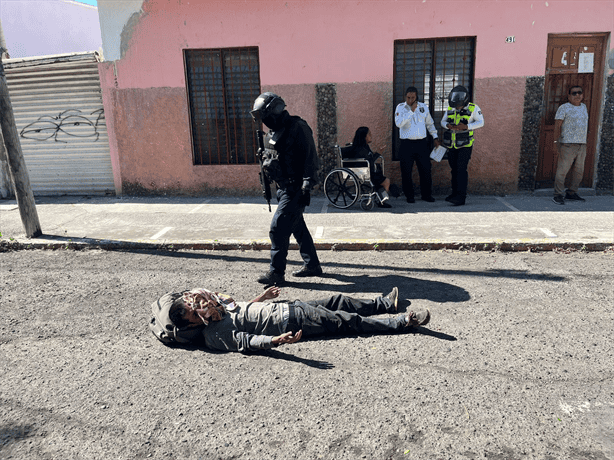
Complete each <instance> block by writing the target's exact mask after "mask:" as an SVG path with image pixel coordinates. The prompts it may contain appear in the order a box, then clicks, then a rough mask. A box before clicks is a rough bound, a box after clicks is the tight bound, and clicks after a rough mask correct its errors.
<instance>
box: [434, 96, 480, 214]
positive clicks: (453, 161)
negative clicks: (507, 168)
mask: <svg viewBox="0 0 614 460" xmlns="http://www.w3.org/2000/svg"><path fill="white" fill-rule="evenodd" d="M441 126H443V127H444V128H446V131H444V133H443V142H442V145H443V146H444V147H446V148H447V149H448V163H449V164H450V169H451V170H452V171H451V172H452V194H451V195H449V196H447V197H446V201H448V202H450V203H452V204H453V205H454V206H462V205H464V204H465V199H466V198H467V182H468V180H469V175H468V173H467V166H468V165H469V160H470V159H471V151H472V150H473V140H474V139H473V131H474V130H475V129H477V128H481V127H482V126H484V117H483V115H482V111H481V110H480V108H479V107H478V106H477V105H476V104H474V103H472V102H469V91H468V90H467V88H465V87H464V86H455V87H454V88H452V91H450V95H449V96H448V110H447V112H446V113H445V115H444V117H443V118H442V119H441Z"/></svg>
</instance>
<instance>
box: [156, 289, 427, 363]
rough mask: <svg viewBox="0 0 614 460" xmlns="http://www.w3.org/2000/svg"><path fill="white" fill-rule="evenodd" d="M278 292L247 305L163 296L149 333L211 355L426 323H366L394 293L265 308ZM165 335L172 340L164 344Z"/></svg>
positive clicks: (195, 293) (416, 314)
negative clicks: (201, 346)
mask: <svg viewBox="0 0 614 460" xmlns="http://www.w3.org/2000/svg"><path fill="white" fill-rule="evenodd" d="M280 292H281V291H280V289H279V288H278V287H276V286H273V287H270V288H268V289H267V290H265V291H264V292H263V293H262V294H261V295H259V296H258V297H256V298H255V299H253V300H251V301H249V302H235V301H234V300H233V299H232V298H230V297H229V296H227V295H224V294H220V293H217V292H211V291H208V290H206V289H193V290H191V291H184V292H176V293H168V294H165V295H164V296H162V297H161V298H160V299H158V300H157V301H156V302H154V304H153V306H152V308H153V311H154V318H152V322H151V323H150V327H151V329H152V331H153V332H154V334H155V335H156V336H157V337H158V338H159V339H160V340H162V341H164V342H172V341H178V342H197V341H202V340H203V339H204V344H205V346H206V347H207V348H210V349H213V350H224V351H240V352H245V351H248V350H258V349H269V348H272V347H276V346H279V345H282V344H285V343H295V342H298V341H299V340H300V339H301V338H302V337H317V336H326V335H328V336H330V335H337V336H339V335H353V334H361V333H364V334H375V333H394V332H403V331H408V330H409V329H410V328H411V327H412V326H424V325H426V324H428V322H429V321H430V318H431V316H430V312H429V311H428V310H426V309H423V310H421V311H409V312H408V314H404V315H396V316H394V317H387V318H371V317H370V316H371V315H376V314H379V313H395V312H396V311H397V305H398V297H399V291H398V289H397V288H396V287H395V288H393V289H392V291H391V292H390V293H389V294H388V295H386V296H383V297H377V298H376V299H373V300H358V299H353V298H350V297H346V296H344V295H342V294H337V295H335V296H332V297H330V298H328V299H324V300H312V301H301V300H296V301H294V302H290V303H285V302H270V300H272V299H275V298H277V297H279V294H280ZM165 310H166V314H164V311H165ZM156 317H157V318H158V320H157V322H158V326H157V327H158V329H156V324H155V323H156ZM160 318H162V319H160ZM165 323H166V324H165ZM160 324H163V326H162V327H161V328H160V327H159V325H160ZM160 331H162V332H160ZM169 335H170V336H171V337H170V339H176V340H169V337H168V336H169ZM177 337H179V338H177Z"/></svg>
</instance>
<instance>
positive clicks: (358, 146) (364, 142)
mask: <svg viewBox="0 0 614 460" xmlns="http://www.w3.org/2000/svg"><path fill="white" fill-rule="evenodd" d="M372 140H373V137H372V136H371V131H370V130H369V128H367V127H366V126H361V127H360V128H358V129H357V130H356V134H354V140H353V141H352V146H351V148H346V149H344V150H345V151H344V154H343V157H344V159H346V158H347V159H352V158H364V159H366V160H368V161H369V165H370V173H371V182H372V183H373V189H374V190H376V191H377V193H378V194H379V196H380V201H381V203H379V202H378V203H377V205H378V206H379V207H380V208H392V206H391V205H390V203H388V198H389V196H388V195H389V193H390V179H388V178H387V177H386V176H384V173H383V171H382V165H381V164H380V163H376V160H377V159H378V158H379V157H381V155H380V154H379V153H374V152H373V151H372V150H371V148H370V147H369V144H370V143H371V141H372Z"/></svg>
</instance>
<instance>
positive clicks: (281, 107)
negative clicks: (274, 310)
mask: <svg viewBox="0 0 614 460" xmlns="http://www.w3.org/2000/svg"><path fill="white" fill-rule="evenodd" d="M285 107H286V103H285V102H284V100H283V99H282V98H281V97H279V96H278V95H277V94H274V93H270V92H266V93H263V94H261V95H260V96H258V98H257V99H256V101H255V102H254V108H253V110H252V111H251V112H250V114H251V115H252V117H253V119H254V122H256V123H258V122H260V121H262V123H264V124H265V125H266V126H267V127H268V128H269V132H268V133H267V134H266V137H265V139H264V147H265V148H264V153H263V156H264V157H265V158H266V160H265V161H264V162H263V169H264V171H265V173H266V175H267V177H268V179H269V180H270V181H274V182H275V183H276V184H277V201H278V202H279V205H278V206H277V211H276V212H275V215H274V216H273V220H272V221H271V228H270V230H269V237H270V238H271V264H270V268H269V270H268V271H267V272H266V273H265V274H264V275H262V276H261V277H260V278H258V280H257V281H258V282H259V283H262V284H265V285H267V286H273V285H280V284H282V283H284V282H285V271H286V262H287V257H288V247H289V246H290V235H294V238H296V242H297V243H298V245H299V251H300V253H301V257H302V258H303V261H304V265H303V267H302V268H301V269H300V270H298V271H296V272H294V273H293V275H294V276H296V277H307V276H320V275H322V267H321V266H320V260H319V259H318V254H317V253H316V248H315V245H314V244H313V239H312V238H311V234H310V233H309V229H308V228H307V225H306V224H305V219H304V218H303V213H304V212H305V207H306V206H309V203H310V202H311V195H310V193H311V189H312V188H313V187H314V186H315V185H316V184H317V183H318V167H319V159H318V153H317V151H316V146H315V142H314V141H313V132H312V131H311V128H310V127H309V125H308V124H307V122H306V121H305V120H303V119H302V118H301V117H297V116H291V115H290V114H289V113H288V111H287V110H285Z"/></svg>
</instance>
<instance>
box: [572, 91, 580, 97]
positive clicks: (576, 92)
mask: <svg viewBox="0 0 614 460" xmlns="http://www.w3.org/2000/svg"><path fill="white" fill-rule="evenodd" d="M578 94H582V91H572V92H571V95H572V96H577V95H578Z"/></svg>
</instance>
